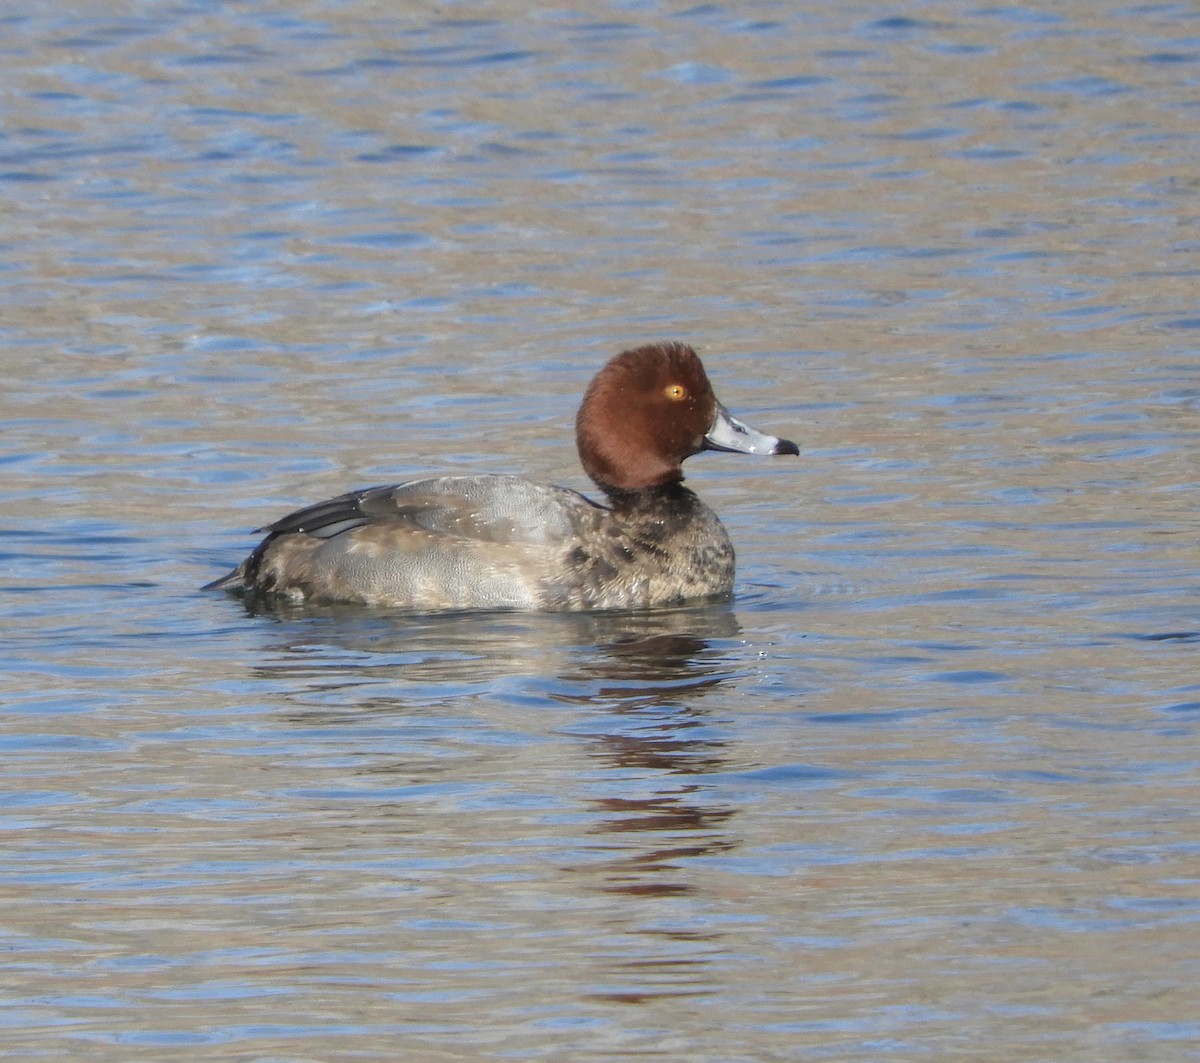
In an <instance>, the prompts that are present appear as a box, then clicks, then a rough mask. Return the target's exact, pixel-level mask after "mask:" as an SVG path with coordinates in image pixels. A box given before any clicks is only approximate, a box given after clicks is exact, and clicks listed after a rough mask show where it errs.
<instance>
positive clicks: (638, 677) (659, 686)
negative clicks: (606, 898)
mask: <svg viewBox="0 0 1200 1063" xmlns="http://www.w3.org/2000/svg"><path fill="white" fill-rule="evenodd" d="M605 651H606V655H605V656H603V657H597V658H596V659H595V660H594V661H593V662H592V664H591V667H590V669H589V670H590V671H591V672H592V673H593V675H598V676H600V677H601V678H606V679H608V678H611V679H617V680H620V681H621V682H620V683H619V684H618V685H608V684H604V685H602V686H601V687H600V688H599V689H598V690H597V691H595V692H594V693H593V696H592V697H591V698H590V699H589V700H591V701H593V702H596V701H600V702H601V703H603V704H604V706H605V708H606V710H607V711H608V712H609V713H611V714H613V715H615V716H617V717H619V718H620V719H621V721H622V722H623V723H626V724H633V725H634V726H633V727H632V728H629V727H627V728H624V729H622V730H620V731H616V730H607V729H606V730H603V731H600V732H595V733H593V734H591V735H590V736H589V738H590V740H591V742H592V748H591V750H590V751H589V755H590V756H591V757H592V758H594V759H595V760H598V761H600V762H601V763H602V764H603V765H604V766H605V768H606V769H611V770H612V771H613V772H614V774H616V775H618V776H619V777H630V776H632V777H637V776H638V775H644V774H646V773H650V774H651V775H652V776H658V777H661V778H662V779H663V780H664V783H667V782H668V781H670V784H669V785H666V784H665V785H662V786H660V787H658V788H656V789H653V790H652V791H651V792H649V793H647V794H646V795H645V796H633V795H630V796H620V797H601V798H597V799H595V800H593V801H592V802H590V805H591V807H592V808H594V809H595V810H596V811H597V812H598V813H599V819H598V821H597V822H596V824H595V825H594V826H593V827H592V828H591V832H592V833H598V834H608V835H612V836H613V837H614V838H619V839H620V840H619V843H618V844H619V847H620V848H621V849H622V850H623V851H624V853H623V855H621V856H618V857H616V858H614V859H611V860H609V861H606V862H605V863H604V865H602V867H601V868H600V869H599V870H600V874H601V877H602V884H601V885H600V887H599V888H600V889H601V890H602V891H604V892H606V893H621V894H630V895H636V896H639V897H669V896H679V895H682V894H687V893H691V892H692V891H693V890H694V889H695V887H694V886H693V885H692V884H691V882H690V881H688V879H687V877H686V876H685V875H684V873H683V866H684V864H685V863H686V861H688V860H690V859H694V858H695V857H698V856H709V855H713V854H715V853H721V852H728V851H730V850H732V849H734V848H735V847H736V844H737V843H736V842H735V841H734V840H733V839H731V838H730V837H729V836H728V834H727V833H726V828H725V825H726V823H727V822H728V821H729V820H730V819H732V817H733V815H734V812H735V811H736V810H735V809H734V808H732V807H727V806H721V805H716V804H713V803H712V802H711V801H704V800H703V799H702V798H703V796H704V795H705V794H707V793H709V792H710V791H708V789H707V788H706V787H703V786H702V785H700V784H698V783H694V782H692V783H687V784H686V785H677V784H675V783H674V779H675V778H676V777H679V776H685V777H687V776H691V777H695V776H699V775H705V774H710V773H713V772H719V771H722V770H724V769H725V768H726V766H727V763H728V761H729V756H728V754H727V750H726V743H725V742H724V741H723V740H721V739H719V738H714V737H713V735H712V732H711V730H708V729H707V725H708V723H709V719H708V714H707V713H706V711H705V710H704V709H703V708H701V707H699V703H700V702H702V701H703V700H704V699H705V698H706V697H709V696H711V695H712V694H714V693H716V692H717V691H718V690H720V688H721V687H722V685H723V684H724V682H725V681H726V680H727V679H728V678H729V674H728V671H727V668H726V667H725V666H724V664H723V662H721V661H720V660H719V659H715V660H714V659H706V657H707V656H708V654H709V651H710V642H709V640H708V639H706V638H703V637H699V636H697V635H695V634H690V633H688V634H684V633H672V634H654V635H648V636H645V637H642V638H633V639H625V640H621V641H618V642H614V643H611V644H610V645H608V646H606V647H605ZM642 720H644V721H645V725H644V726H643V727H638V726H636V725H637V724H638V723H639V722H640V721H642ZM692 732H695V733H694V735H693V734H692ZM596 870H597V869H596V868H595V866H593V867H592V868H591V871H592V872H593V873H595V871H596Z"/></svg>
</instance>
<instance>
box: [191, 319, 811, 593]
mask: <svg viewBox="0 0 1200 1063" xmlns="http://www.w3.org/2000/svg"><path fill="white" fill-rule="evenodd" d="M575 441H576V446H577V449H578V452H579V460H580V463H581V464H582V466H583V469H584V471H585V472H586V473H587V474H588V476H589V477H590V478H591V480H592V482H593V483H594V484H595V485H596V487H598V488H599V489H600V491H601V492H602V493H603V495H604V501H603V502H599V501H595V500H593V499H591V498H589V497H587V496H586V495H583V494H581V493H580V492H578V491H574V490H571V489H569V488H565V487H554V486H550V485H546V484H539V483H534V482H531V481H530V480H527V479H524V478H522V477H519V476H512V475H502V474H477V475H458V476H436V477H425V478H421V479H414V480H408V481H406V482H404V483H400V484H393V485H389V486H383V487H369V488H366V489H364V490H358V491H351V492H349V493H347V494H343V495H339V496H338V497H336V498H332V499H329V500H328V501H326V502H318V503H317V504H316V505H311V506H307V507H306V508H304V509H299V510H297V511H296V512H294V513H289V514H288V515H287V516H285V517H283V518H281V519H280V520H277V521H275V522H274V523H273V524H268V525H266V526H265V527H263V528H259V529H258V532H260V533H263V532H265V533H266V535H265V538H264V539H263V540H262V542H260V543H259V544H258V546H257V547H255V549H254V550H253V552H252V553H251V554H250V555H249V556H248V557H247V558H246V559H245V560H244V561H242V563H241V564H239V565H238V566H237V568H235V569H234V570H233V571H232V572H230V573H228V574H227V575H225V576H222V577H221V578H219V579H216V580H213V581H212V582H211V583H209V584H207V585H206V586H205V587H204V590H224V591H227V592H230V593H233V594H237V595H240V596H243V597H253V598H283V599H287V600H290V601H294V602H308V603H314V604H336V603H353V604H358V605H363V606H380V607H385V608H392V609H404V610H415V611H421V612H426V611H442V610H501V609H519V610H552V611H574V610H598V609H612V610H621V609H625V610H628V609H646V608H653V607H658V606H668V605H677V604H681V603H687V602H692V601H693V600H702V599H711V600H720V599H729V598H731V597H732V594H733V584H734V565H735V557H734V549H733V543H732V542H731V541H730V538H729V534H728V533H727V532H726V530H725V527H724V526H723V525H722V524H721V522H720V520H719V519H718V518H717V515H716V514H715V513H714V512H713V511H712V510H711V509H710V508H709V507H708V506H707V505H705V504H704V502H702V501H701V500H700V498H699V497H698V496H697V495H696V494H694V493H693V492H692V491H691V490H690V489H688V488H687V487H685V486H684V483H683V480H684V476H683V469H682V464H683V462H684V460H685V459H687V458H689V457H691V456H692V455H694V454H698V453H700V452H701V451H705V450H709V451H724V452H728V453H737V454H751V455H781V454H795V455H799V453H800V449H799V447H797V446H796V444H795V443H793V442H792V441H791V440H788V439H781V438H778V437H776V436H771V435H767V434H766V433H764V432H760V431H758V430H757V429H754V428H751V427H750V426H748V425H746V424H744V423H743V422H741V421H739V420H737V419H736V418H735V417H734V416H733V415H732V414H730V412H729V411H728V410H727V409H726V408H725V406H724V405H722V404H721V403H720V402H719V401H718V400H717V397H716V395H715V394H714V392H713V388H712V385H711V384H710V383H709V379H708V376H707V374H706V373H705V371H704V366H703V364H702V363H701V361H700V358H699V356H698V355H697V354H696V352H695V350H693V349H692V348H691V347H690V346H687V345H686V344H683V343H678V342H659V343H652V344H648V345H645V346H640V347H635V348H632V349H630V350H625V351H622V352H621V353H620V354H618V355H616V356H615V357H614V358H612V359H611V360H610V361H609V362H608V363H607V364H606V365H605V366H604V367H603V368H602V369H601V370H600V372H599V373H597V374H596V376H595V378H594V379H593V380H592V382H591V384H590V385H589V386H588V388H587V391H586V393H585V394H584V397H583V401H582V403H581V404H580V407H579V411H578V414H577V416H576V419H575Z"/></svg>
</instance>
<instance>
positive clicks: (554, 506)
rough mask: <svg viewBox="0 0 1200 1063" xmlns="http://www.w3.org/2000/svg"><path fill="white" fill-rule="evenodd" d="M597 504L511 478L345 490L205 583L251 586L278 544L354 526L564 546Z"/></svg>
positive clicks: (278, 526) (275, 526)
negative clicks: (291, 536)
mask: <svg viewBox="0 0 1200 1063" xmlns="http://www.w3.org/2000/svg"><path fill="white" fill-rule="evenodd" d="M598 512H602V507H600V506H598V505H597V504H596V503H594V502H592V501H591V500H589V499H588V498H586V497H585V496H584V495H581V494H579V493H578V492H576V491H569V490H567V489H566V488H562V487H548V486H544V485H542V484H535V483H531V482H530V481H529V480H525V479H522V478H520V477H517V476H498V475H483V476H439V477H430V478H428V479H421V480H410V481H408V482H407V483H402V484H393V485H387V486H383V487H369V488H366V489H364V490H361V491H350V492H347V493H346V494H344V495H338V496H337V497H336V498H331V499H329V500H328V501H325V502H318V503H316V504H315V505H312V506H306V507H305V508H304V509H298V510H296V511H295V512H294V513H289V514H288V515H287V516H285V517H282V518H281V519H279V520H277V521H275V522H274V523H272V524H268V525H266V526H265V527H263V528H260V529H258V530H259V531H260V532H265V533H266V537H265V538H264V539H263V540H262V542H261V543H259V545H258V546H257V548H256V549H255V550H254V552H253V553H252V554H251V555H250V556H249V557H248V558H246V560H245V561H244V562H243V563H242V564H241V565H239V566H238V567H237V568H236V569H235V570H234V571H233V572H230V573H229V574H228V575H226V576H223V577H222V578H221V579H218V580H215V581H213V582H212V583H210V584H208V585H207V587H206V588H205V589H206V590H208V589H217V588H223V587H236V586H238V585H241V586H245V587H250V586H252V585H253V584H254V583H255V581H256V579H257V577H258V573H259V570H260V568H261V566H262V562H263V559H264V557H265V556H266V554H267V552H268V550H270V549H271V548H272V546H274V545H275V544H276V543H277V542H278V541H279V540H280V539H282V538H283V537H285V536H290V535H304V536H307V537H309V538H310V539H321V540H329V539H334V538H336V537H338V536H341V535H348V534H350V533H353V532H354V531H356V530H358V529H360V528H370V529H372V533H382V532H384V531H385V530H386V529H392V530H394V531H396V532H397V533H401V532H403V531H405V530H407V531H411V532H420V533H423V535H424V536H425V537H432V538H433V539H437V540H441V541H443V542H448V541H450V540H460V541H466V542H475V543H520V544H525V545H530V546H552V545H554V544H556V543H565V542H566V541H567V540H569V539H570V538H571V537H572V536H573V535H575V534H577V533H578V531H579V530H580V527H581V523H583V522H586V521H589V520H593V519H594V515H595V514H597V513H598Z"/></svg>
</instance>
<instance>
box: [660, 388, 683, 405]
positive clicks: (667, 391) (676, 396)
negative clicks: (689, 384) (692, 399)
mask: <svg viewBox="0 0 1200 1063" xmlns="http://www.w3.org/2000/svg"><path fill="white" fill-rule="evenodd" d="M663 394H664V395H666V397H667V398H668V399H670V400H671V401H672V402H680V401H681V400H683V399H686V398H687V388H685V387H684V386H683V385H682V384H668V385H667V386H666V387H665V388H663Z"/></svg>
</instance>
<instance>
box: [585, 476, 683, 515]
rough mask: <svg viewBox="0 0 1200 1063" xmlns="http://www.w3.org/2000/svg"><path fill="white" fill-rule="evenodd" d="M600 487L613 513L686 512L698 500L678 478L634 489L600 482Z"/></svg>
mask: <svg viewBox="0 0 1200 1063" xmlns="http://www.w3.org/2000/svg"><path fill="white" fill-rule="evenodd" d="M600 488H601V490H603V492H604V493H605V495H607V496H608V501H609V503H610V504H611V505H612V508H613V512H614V513H634V512H638V513H646V512H655V511H661V512H664V513H670V512H675V513H677V512H679V511H680V510H683V511H685V512H686V511H688V510H690V509H692V508H693V506H694V505H696V504H697V503H698V502H699V501H700V500H699V499H698V498H697V497H696V496H695V495H694V494H693V493H692V492H691V491H689V490H688V489H687V488H686V487H684V486H683V484H682V482H680V481H678V480H676V481H674V482H672V483H668V484H660V485H659V486H657V487H643V488H639V489H638V490H634V491H630V490H627V489H625V488H621V487H612V486H610V485H608V484H600Z"/></svg>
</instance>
